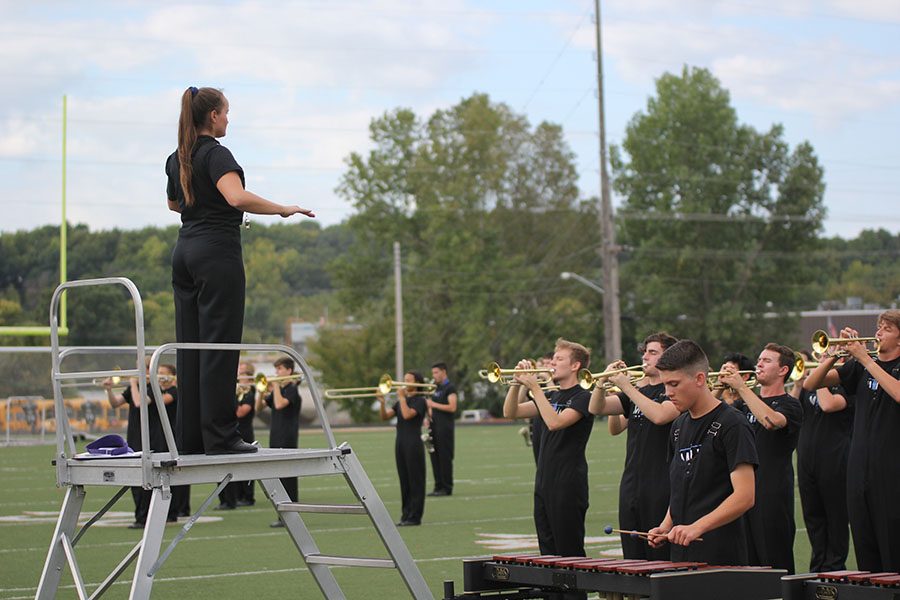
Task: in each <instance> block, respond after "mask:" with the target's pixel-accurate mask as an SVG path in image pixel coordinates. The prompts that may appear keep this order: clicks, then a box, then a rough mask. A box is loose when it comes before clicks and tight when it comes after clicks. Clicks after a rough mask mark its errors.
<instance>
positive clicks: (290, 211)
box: [278, 205, 316, 219]
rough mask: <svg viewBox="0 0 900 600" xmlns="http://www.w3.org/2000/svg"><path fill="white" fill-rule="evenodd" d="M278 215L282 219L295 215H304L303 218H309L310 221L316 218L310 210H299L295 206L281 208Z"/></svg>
mask: <svg viewBox="0 0 900 600" xmlns="http://www.w3.org/2000/svg"><path fill="white" fill-rule="evenodd" d="M278 214H279V215H281V216H282V217H284V218H287V217H290V216H292V215H296V214H301V215H305V216H307V217H309V218H310V219H315V218H316V213H314V212H313V211H312V210H310V209H308V208H300V207H299V206H297V205H291V206H284V207H282V210H281V212H280V213H278Z"/></svg>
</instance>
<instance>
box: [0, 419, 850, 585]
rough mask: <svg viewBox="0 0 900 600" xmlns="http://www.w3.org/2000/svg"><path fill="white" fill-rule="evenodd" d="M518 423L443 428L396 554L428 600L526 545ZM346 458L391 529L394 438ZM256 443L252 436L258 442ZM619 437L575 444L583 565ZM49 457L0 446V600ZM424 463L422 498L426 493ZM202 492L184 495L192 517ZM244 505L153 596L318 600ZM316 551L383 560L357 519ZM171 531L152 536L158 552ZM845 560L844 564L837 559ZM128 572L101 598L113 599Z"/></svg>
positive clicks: (527, 462)
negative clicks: (476, 562)
mask: <svg viewBox="0 0 900 600" xmlns="http://www.w3.org/2000/svg"><path fill="white" fill-rule="evenodd" d="M519 427H520V425H514V426H511V425H496V426H494V425H483V426H464V427H458V428H457V430H456V460H455V463H454V469H455V472H454V475H455V488H454V493H453V496H451V497H443V498H428V499H427V501H426V505H425V516H424V521H423V524H422V526H420V527H404V528H400V533H401V535H402V537H403V539H404V540H405V541H406V544H407V546H408V547H409V550H410V552H411V553H412V555H413V557H414V558H415V560H416V562H417V563H418V566H419V569H421V571H422V574H423V576H424V577H425V580H426V581H427V582H428V583H429V585H430V586H431V589H432V591H433V593H434V595H435V597H436V598H440V597H441V596H442V589H443V581H444V580H447V579H453V580H455V581H456V589H457V593H460V592H461V591H462V559H464V558H468V557H476V556H483V555H487V554H493V553H501V552H509V551H530V550H533V549H534V548H535V547H536V541H535V540H534V537H533V536H534V527H533V524H532V518H531V498H532V485H533V482H534V461H533V458H532V454H531V449H530V448H526V447H525V444H524V441H523V438H522V437H521V436H520V435H518V433H517V431H518V429H519ZM335 434H336V438H337V440H338V441H339V442H341V441H347V442H349V443H350V445H351V446H352V447H353V449H354V451H355V452H356V453H357V454H358V455H359V457H360V460H361V461H362V463H363V466H364V467H365V469H366V472H367V474H368V476H369V478H370V479H371V480H372V482H373V484H374V485H375V487H376V488H377V489H378V493H379V495H380V496H381V499H382V500H383V502H384V503H385V505H386V506H387V509H388V511H389V512H390V513H391V515H392V516H394V517H395V520H399V515H400V492H399V485H398V481H397V474H396V470H395V466H394V456H393V446H394V433H393V431H392V430H389V429H382V428H379V429H371V430H348V431H343V430H336V431H335ZM300 435H301V437H300V443H301V445H302V446H304V447H321V446H323V445H324V443H323V436H322V435H321V434H320V433H319V432H318V431H309V432H307V431H306V430H304V431H301V434H300ZM261 441H262V442H265V439H264V438H263V439H262V440H261ZM624 444H625V436H624V435H623V436H619V437H615V438H613V437H611V436H609V435H608V434H607V432H606V424H605V422H600V421H598V422H597V423H596V424H595V427H594V433H593V435H592V437H591V440H590V443H589V445H588V462H589V464H590V483H591V487H590V494H591V497H590V500H591V508H590V510H589V512H588V516H587V536H588V540H587V548H588V554H589V555H590V556H601V555H615V553H618V552H620V549H619V544H618V538H617V537H613V536H607V535H605V534H604V533H603V528H604V527H605V526H606V525H612V526H614V527H615V526H616V512H617V510H616V503H617V497H618V481H619V477H620V475H621V469H622V462H623V457H624ZM52 453H53V448H52V447H50V446H27V447H21V446H20V447H7V448H0V476H2V482H3V485H2V486H0V600H11V599H18V598H33V597H34V593H35V590H36V585H37V581H38V578H39V575H40V571H41V567H42V566H43V561H44V559H45V556H46V553H47V545H48V543H49V540H50V535H51V534H52V531H53V526H54V519H55V514H56V511H58V509H59V505H60V502H61V500H62V497H63V492H62V490H58V489H57V488H56V485H55V472H54V471H53V469H52V468H51V466H50V459H51V457H52ZM431 483H432V480H431V468H430V465H429V467H428V489H430V488H431ZM113 489H114V488H88V490H87V501H86V507H87V510H89V511H92V510H97V509H99V508H100V507H101V506H102V505H103V504H104V503H105V502H106V501H107V500H108V498H109V496H110V494H111V491H112V490H113ZM212 489H213V486H194V488H193V489H192V494H191V504H192V509H194V510H196V509H197V507H199V506H200V504H201V502H202V501H203V500H204V499H205V498H206V496H207V495H208V494H209V493H210V492H211V491H212ZM256 496H257V504H256V506H254V507H248V508H239V509H237V510H233V511H209V512H208V513H207V516H208V517H211V519H205V520H204V521H202V522H198V523H197V524H196V525H195V526H194V527H193V528H192V529H191V530H190V532H189V534H188V536H187V538H186V539H185V540H184V541H183V542H182V543H180V544H179V545H178V546H177V547H176V549H175V551H174V553H173V554H172V555H171V556H170V557H169V560H168V562H167V563H166V564H165V565H164V566H163V568H162V570H161V571H160V572H159V574H158V575H157V577H156V582H155V584H154V588H153V589H154V598H191V599H192V600H193V599H203V598H210V599H217V600H222V599H226V598H259V599H263V598H319V597H321V595H320V593H319V591H318V588H317V587H316V585H315V582H314V581H313V579H312V578H311V577H310V575H309V573H308V572H307V570H306V568H305V566H304V564H303V561H302V559H301V558H300V555H299V553H298V552H297V551H296V550H295V548H294V546H293V544H292V543H291V541H290V539H289V538H288V536H287V534H286V533H285V530H284V529H272V528H270V527H269V523H270V522H272V521H273V520H274V519H275V513H274V511H273V509H272V507H271V505H270V504H268V503H267V502H261V501H260V500H261V499H262V498H263V495H262V494H261V491H260V489H259V488H258V487H257V494H256ZM300 499H301V501H303V502H338V503H340V502H350V501H352V500H353V499H352V496H351V494H350V492H349V488H347V486H346V484H345V482H344V479H343V478H342V477H311V478H304V479H301V480H300ZM133 509H134V506H133V504H132V500H131V496H130V494H126V495H125V496H124V497H123V498H122V499H121V500H120V501H119V503H118V504H117V505H116V506H115V507H114V508H113V511H114V514H113V515H110V516H108V517H107V518H105V519H104V520H102V521H101V522H100V523H98V524H97V525H95V526H94V527H92V528H91V529H90V530H89V531H88V533H87V535H85V537H84V538H82V540H81V541H80V542H79V544H78V546H77V556H78V558H79V561H80V566H81V572H82V576H83V577H84V579H85V581H86V582H87V584H88V589H89V590H92V589H93V588H94V587H95V586H96V585H97V584H98V583H99V582H100V581H102V580H103V579H104V578H105V577H106V575H107V574H108V573H109V571H110V570H112V568H113V567H114V566H115V565H116V564H118V562H119V561H120V560H121V559H122V557H124V555H125V554H126V553H127V552H128V550H130V548H131V547H132V546H133V545H134V543H135V542H136V541H137V540H138V539H139V534H140V532H139V531H135V530H130V529H127V528H126V527H125V525H126V524H127V523H129V522H131V520H133V519H131V518H130V517H131V514H132V511H133ZM796 514H797V516H798V518H797V526H798V532H797V538H796V543H795V556H796V559H797V568H798V571H801V572H802V571H803V570H805V567H806V565H807V564H808V561H809V545H808V542H807V538H806V533H805V530H804V529H803V521H802V518H801V517H800V505H799V497H798V498H797V502H796ZM305 520H306V522H307V523H308V524H309V526H310V528H311V530H312V533H313V535H314V537H315V538H316V541H317V543H318V545H319V548H320V549H321V550H322V551H323V552H325V553H328V554H340V555H356V556H377V557H382V556H386V553H385V550H384V549H383V547H382V546H381V544H380V542H379V540H378V538H377V535H376V534H375V530H374V528H373V527H372V526H371V523H370V521H369V520H368V518H367V517H365V516H356V515H308V516H305ZM178 531H179V527H178V526H177V525H174V524H172V525H169V526H168V527H167V528H166V535H165V540H164V542H163V547H165V546H166V545H167V544H168V542H169V541H170V540H171V539H172V538H173V537H174V536H175V535H176V533H177V532H178ZM851 562H853V561H851ZM131 571H132V569H129V570H128V571H127V572H126V573H125V574H123V576H122V579H121V580H120V582H119V583H118V584H117V585H115V586H113V588H112V589H111V590H110V591H108V592H107V594H106V597H110V598H125V597H127V595H128V581H129V579H130V576H131ZM334 572H335V573H336V577H337V579H338V581H339V582H340V584H341V586H342V587H343V589H344V590H345V592H346V594H347V596H348V597H350V598H404V597H409V596H408V594H407V593H406V591H405V587H404V586H403V583H402V582H401V580H400V578H399V576H398V575H397V572H396V571H394V570H387V569H358V568H336V569H334ZM59 597H60V598H77V594H76V592H75V589H74V587H73V586H72V579H71V576H70V575H69V574H68V573H66V574H64V575H63V578H62V588H61V593H60V595H59Z"/></svg>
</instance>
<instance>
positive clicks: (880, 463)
mask: <svg viewBox="0 0 900 600" xmlns="http://www.w3.org/2000/svg"><path fill="white" fill-rule="evenodd" d="M876 362H877V363H878V365H879V366H880V367H881V368H882V369H884V370H885V371H887V372H888V373H890V374H891V376H892V377H894V378H895V379H898V378H900V358H895V359H894V360H892V361H888V362H884V361H880V360H878V361H876ZM837 371H838V375H839V376H840V378H841V385H842V386H843V387H844V389H845V390H847V391H848V392H849V393H850V394H852V402H851V405H852V406H853V408H854V417H853V434H852V435H851V437H850V458H849V462H848V465H849V466H848V468H849V469H865V472H866V473H867V480H868V481H881V482H882V483H885V484H889V485H890V486H892V487H893V488H894V489H896V486H897V481H898V480H900V461H898V460H896V456H897V454H898V453H900V404H898V403H897V402H896V401H895V400H894V399H893V398H891V396H890V394H888V393H887V392H885V391H884V389H882V388H881V386H880V385H879V384H878V381H876V380H875V378H874V377H872V375H870V374H869V372H868V371H866V369H865V367H863V366H862V365H861V364H860V363H859V362H858V361H857V360H856V359H850V360H848V361H847V362H846V363H844V364H843V365H841V366H840V367H838V369H837Z"/></svg>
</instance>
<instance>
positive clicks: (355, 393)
mask: <svg viewBox="0 0 900 600" xmlns="http://www.w3.org/2000/svg"><path fill="white" fill-rule="evenodd" d="M401 387H415V388H422V389H421V390H420V391H422V392H425V393H431V392H433V391H434V390H435V389H437V386H435V384H433V383H406V382H405V381H394V380H393V379H391V376H390V375H387V374H385V375H382V376H381V379H380V380H379V381H378V385H377V386H374V387H355V388H335V389H331V390H325V397H326V398H328V399H330V400H341V399H343V400H347V399H351V398H374V397H376V396H384V395H386V394H390V393H391V391H392V390H394V389H396V388H401Z"/></svg>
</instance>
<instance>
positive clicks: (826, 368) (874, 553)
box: [803, 309, 900, 572]
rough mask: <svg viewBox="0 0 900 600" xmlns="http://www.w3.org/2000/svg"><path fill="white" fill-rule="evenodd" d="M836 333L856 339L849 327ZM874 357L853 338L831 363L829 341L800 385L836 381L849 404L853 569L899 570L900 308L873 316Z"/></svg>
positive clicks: (815, 385) (814, 386)
mask: <svg viewBox="0 0 900 600" xmlns="http://www.w3.org/2000/svg"><path fill="white" fill-rule="evenodd" d="M841 337H842V338H858V337H859V333H858V332H857V331H856V330H855V329H852V328H850V327H845V328H844V329H842V330H841ZM875 338H876V339H877V341H878V352H877V356H876V357H874V358H873V357H872V356H870V355H869V353H868V351H867V349H866V347H865V345H863V344H862V343H859V342H852V343H846V344H841V346H842V347H844V348H846V351H847V352H848V353H849V355H850V356H851V357H852V358H851V359H850V360H848V361H847V362H846V363H844V364H843V365H842V366H840V367H837V368H834V366H835V360H836V359H835V357H834V356H833V354H834V351H833V350H832V346H829V348H828V351H827V352H826V355H825V356H823V357H822V359H821V360H820V361H819V366H818V367H816V369H815V370H813V372H812V373H810V375H809V377H808V378H807V379H806V381H805V382H804V384H803V388H804V389H807V390H815V389H818V388H821V387H829V386H833V385H837V384H840V385H841V386H843V388H844V389H845V390H847V392H848V393H849V394H851V398H852V400H851V402H852V403H853V408H854V417H853V434H852V435H851V438H850V454H849V457H848V459H847V460H848V462H847V509H848V512H849V514H850V531H851V533H852V535H853V548H854V550H855V551H856V563H857V567H858V568H859V569H863V570H866V571H893V572H898V571H900V503H898V502H897V497H898V495H900V489H898V487H900V485H898V482H900V461H898V460H897V456H898V454H900V435H898V432H900V381H898V379H900V310H897V309H890V310H886V311H884V312H883V313H881V315H879V316H878V325H877V329H876V331H875Z"/></svg>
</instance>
